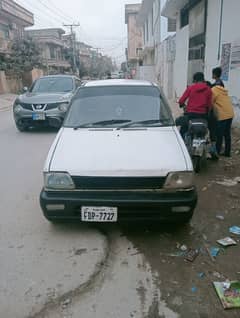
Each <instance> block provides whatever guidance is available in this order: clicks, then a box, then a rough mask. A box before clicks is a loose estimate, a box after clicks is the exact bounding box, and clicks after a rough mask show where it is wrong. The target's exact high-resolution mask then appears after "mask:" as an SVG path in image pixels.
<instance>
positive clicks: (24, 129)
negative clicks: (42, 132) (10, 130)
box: [16, 122, 28, 132]
mask: <svg viewBox="0 0 240 318" xmlns="http://www.w3.org/2000/svg"><path fill="white" fill-rule="evenodd" d="M16 126H17V129H18V130H19V131H20V132H24V131H27V130H28V127H27V126H26V125H24V124H22V123H20V122H18V123H16Z"/></svg>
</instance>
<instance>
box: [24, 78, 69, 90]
mask: <svg viewBox="0 0 240 318" xmlns="http://www.w3.org/2000/svg"><path fill="white" fill-rule="evenodd" d="M72 90H73V80H72V78H70V77H69V78H68V77H49V78H40V79H39V80H37V81H36V82H35V84H34V85H33V87H32V89H31V90H30V91H31V92H32V93H61V92H71V91H72Z"/></svg>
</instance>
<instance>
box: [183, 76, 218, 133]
mask: <svg viewBox="0 0 240 318" xmlns="http://www.w3.org/2000/svg"><path fill="white" fill-rule="evenodd" d="M186 101H187V107H186V112H185V115H186V116H187V118H188V120H190V119H194V118H203V119H206V120H208V113H209V111H210V110H211V108H212V91H211V88H210V87H209V86H208V85H207V84H206V82H205V80H204V74H203V73H201V72H198V73H195V74H194V76H193V84H192V85H190V86H188V87H187V89H186V90H185V92H184V94H183V95H182V97H181V98H180V99H179V102H178V103H179V105H180V107H183V105H184V104H185V102H186ZM187 129H188V127H187V126H185V125H184V126H182V127H181V130H180V132H181V135H182V136H184V135H185V133H186V132H187Z"/></svg>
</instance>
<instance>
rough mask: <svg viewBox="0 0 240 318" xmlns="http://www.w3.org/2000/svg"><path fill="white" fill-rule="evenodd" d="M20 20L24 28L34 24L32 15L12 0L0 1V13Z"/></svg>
mask: <svg viewBox="0 0 240 318" xmlns="http://www.w3.org/2000/svg"><path fill="white" fill-rule="evenodd" d="M1 11H2V14H5V15H8V16H11V17H13V18H16V19H17V20H20V21H21V22H22V24H23V25H24V26H31V25H33V24H34V18H33V13H31V12H30V11H28V10H26V9H25V8H23V7H22V6H20V5H19V4H17V3H16V2H14V1H13V0H0V13H1Z"/></svg>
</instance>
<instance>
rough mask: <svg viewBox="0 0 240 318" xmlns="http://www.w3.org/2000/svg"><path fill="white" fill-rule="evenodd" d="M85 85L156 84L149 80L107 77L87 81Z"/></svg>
mask: <svg viewBox="0 0 240 318" xmlns="http://www.w3.org/2000/svg"><path fill="white" fill-rule="evenodd" d="M84 86H85V87H97V86H156V85H155V84H153V83H151V82H148V81H139V80H131V79H130V80H127V79H107V80H100V81H90V82H87V83H86V84H85V85H84Z"/></svg>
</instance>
